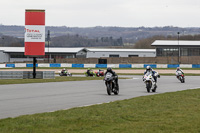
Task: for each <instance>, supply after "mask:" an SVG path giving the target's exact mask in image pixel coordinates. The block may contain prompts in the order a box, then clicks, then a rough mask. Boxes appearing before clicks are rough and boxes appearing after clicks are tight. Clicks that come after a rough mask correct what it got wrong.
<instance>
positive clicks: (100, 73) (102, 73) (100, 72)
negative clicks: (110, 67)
mask: <svg viewBox="0 0 200 133" xmlns="http://www.w3.org/2000/svg"><path fill="white" fill-rule="evenodd" d="M95 74H96V76H97V77H103V76H104V70H101V69H99V71H97V72H95Z"/></svg>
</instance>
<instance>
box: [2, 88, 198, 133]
mask: <svg viewBox="0 0 200 133" xmlns="http://www.w3.org/2000/svg"><path fill="white" fill-rule="evenodd" d="M199 94H200V89H196V90H186V91H181V92H173V93H165V94H158V95H151V96H145V97H138V98H133V99H129V100H123V101H116V102H111V103H105V104H101V105H93V106H89V107H79V108H72V109H69V110H62V111H56V112H53V113H42V114H35V115H26V116H20V117H17V118H7V119H2V120H0V132H1V133H11V132H15V133H32V132H33V133H44V132H46V133H63V132H74V133H93V132H95V133H96V132H101V133H102V132H105V133H107V132H109V133H122V132H123V133H130V132H141V133H155V132H162V133H170V132H181V133H189V132H195V133H197V132H200V126H199V125H200V113H199V112H200V95H199Z"/></svg>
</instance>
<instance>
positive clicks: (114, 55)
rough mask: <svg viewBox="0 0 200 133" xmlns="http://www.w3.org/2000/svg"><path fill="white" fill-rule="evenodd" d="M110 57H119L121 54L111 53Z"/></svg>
mask: <svg viewBox="0 0 200 133" xmlns="http://www.w3.org/2000/svg"><path fill="white" fill-rule="evenodd" d="M109 57H119V55H118V54H111V55H109Z"/></svg>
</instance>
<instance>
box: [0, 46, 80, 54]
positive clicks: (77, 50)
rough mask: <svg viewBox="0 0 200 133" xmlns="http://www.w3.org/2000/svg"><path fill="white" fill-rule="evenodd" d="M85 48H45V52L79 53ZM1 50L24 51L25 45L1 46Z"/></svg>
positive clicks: (8, 51)
mask: <svg viewBox="0 0 200 133" xmlns="http://www.w3.org/2000/svg"><path fill="white" fill-rule="evenodd" d="M82 49H84V48H49V49H48V48H45V52H51V53H77V52H79V51H80V50H82ZM0 50H2V51H4V52H6V53H10V52H11V53H18V52H19V53H21V52H22V53H23V52H24V50H25V49H24V47H0Z"/></svg>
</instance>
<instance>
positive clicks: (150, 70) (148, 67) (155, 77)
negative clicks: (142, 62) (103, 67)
mask: <svg viewBox="0 0 200 133" xmlns="http://www.w3.org/2000/svg"><path fill="white" fill-rule="evenodd" d="M147 72H152V76H153V78H154V80H155V82H156V83H157V76H155V73H157V72H156V71H154V70H153V69H152V68H151V67H150V66H147V68H146V70H145V72H144V75H145V74H146V73H147Z"/></svg>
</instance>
